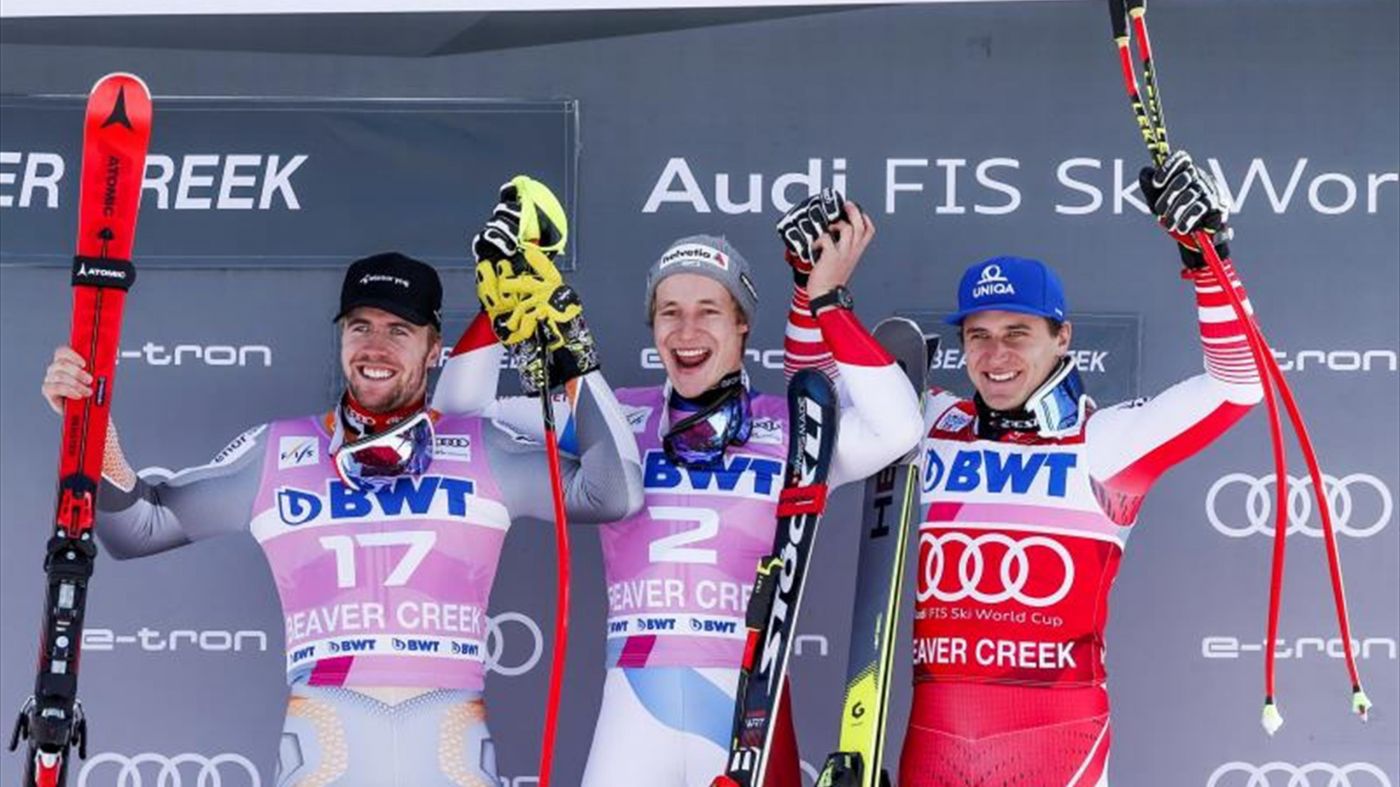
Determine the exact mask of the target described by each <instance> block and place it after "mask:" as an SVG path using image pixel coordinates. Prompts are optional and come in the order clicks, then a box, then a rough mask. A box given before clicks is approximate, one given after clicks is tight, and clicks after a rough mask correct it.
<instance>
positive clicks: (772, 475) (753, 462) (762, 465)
mask: <svg viewBox="0 0 1400 787" xmlns="http://www.w3.org/2000/svg"><path fill="white" fill-rule="evenodd" d="M644 465H645V466H644V467H643V469H642V484H643V485H644V486H645V487H646V488H647V489H650V490H659V491H678V492H693V493H696V494H714V495H722V494H733V495H736V496H739V497H756V498H760V499H768V498H771V497H773V496H775V495H776V494H777V493H778V486H779V484H780V483H781V480H782V476H783V463H782V462H779V461H778V460H776V459H769V458H768V457H763V456H747V455H744V454H726V455H725V456H724V458H723V459H722V460H721V464H720V465H718V466H716V467H715V468H714V469H708V468H695V467H676V466H675V465H673V464H671V462H670V461H668V460H667V459H666V454H665V453H664V452H662V451H648V452H647V456H646V461H645V462H644Z"/></svg>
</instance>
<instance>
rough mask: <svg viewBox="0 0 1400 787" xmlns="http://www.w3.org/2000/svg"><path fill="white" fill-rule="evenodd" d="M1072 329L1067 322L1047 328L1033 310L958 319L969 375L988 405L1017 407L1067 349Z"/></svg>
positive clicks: (1046, 322) (1042, 318)
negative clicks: (961, 322)
mask: <svg viewBox="0 0 1400 787" xmlns="http://www.w3.org/2000/svg"><path fill="white" fill-rule="evenodd" d="M1070 333H1071V330H1070V324H1069V323H1068V322H1066V323H1064V324H1062V325H1061V326H1060V330H1059V333H1058V334H1056V333H1051V330H1050V321H1049V320H1047V319H1046V318H1044V317H1037V316H1035V315H1031V314H1021V313H1019V312H1007V311H996V310H991V311H982V312H974V313H972V314H969V315H968V316H967V319H965V320H963V324H962V341H963V356H964V357H965V358H966V359H967V375H968V377H970V378H972V385H973V387H974V388H976V389H977V393H979V394H981V395H982V401H984V402H986V403H987V406H988V407H991V408H992V409H994V410H1016V409H1019V408H1020V407H1021V406H1022V405H1024V404H1025V403H1026V399H1028V398H1030V395H1031V393H1033V392H1034V391H1035V389H1036V388H1038V387H1039V386H1040V384H1041V383H1043V382H1045V380H1046V378H1047V377H1049V376H1050V372H1051V370H1053V369H1054V368H1055V364H1056V362H1058V361H1059V359H1060V356H1062V355H1064V354H1065V351H1066V350H1068V349H1069V339H1070Z"/></svg>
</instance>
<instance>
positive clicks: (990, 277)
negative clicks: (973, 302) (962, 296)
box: [972, 263, 1016, 298]
mask: <svg viewBox="0 0 1400 787" xmlns="http://www.w3.org/2000/svg"><path fill="white" fill-rule="evenodd" d="M1015 294H1016V288H1015V287H1012V286H1011V282H1010V281H1008V280H1007V278H1006V277H1005V276H1003V275H1002V273H1001V266H1000V265H997V264H995V263H993V264H991V265H988V266H987V267H985V268H983V269H982V275H981V276H980V277H978V279H977V284H976V285H975V286H973V288H972V297H973V298H985V297H987V296H988V295H1015Z"/></svg>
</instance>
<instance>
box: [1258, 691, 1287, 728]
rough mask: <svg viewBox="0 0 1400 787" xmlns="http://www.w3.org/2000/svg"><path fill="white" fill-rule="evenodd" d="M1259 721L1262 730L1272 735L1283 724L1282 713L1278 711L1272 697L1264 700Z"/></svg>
mask: <svg viewBox="0 0 1400 787" xmlns="http://www.w3.org/2000/svg"><path fill="white" fill-rule="evenodd" d="M1259 723H1260V724H1262V725H1264V732H1267V733H1269V735H1271V736H1272V735H1273V734H1274V733H1276V732H1278V730H1279V727H1282V726H1283V714H1282V713H1279V712H1278V706H1277V705H1275V704H1274V701H1273V700H1272V699H1268V700H1264V713H1263V715H1262V716H1261V717H1260V719H1259Z"/></svg>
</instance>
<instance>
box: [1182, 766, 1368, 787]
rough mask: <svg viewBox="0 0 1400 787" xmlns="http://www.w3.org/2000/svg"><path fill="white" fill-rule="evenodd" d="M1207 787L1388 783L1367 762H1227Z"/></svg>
mask: <svg viewBox="0 0 1400 787" xmlns="http://www.w3.org/2000/svg"><path fill="white" fill-rule="evenodd" d="M1206 787H1391V783H1390V778H1389V777H1387V776H1386V775H1385V772H1384V771H1382V770H1381V769H1380V768H1377V767H1376V766H1374V765H1372V764H1371V763H1369V762H1353V763H1349V764H1347V765H1333V764H1332V763H1330V762H1310V763H1307V764H1306V765H1293V764H1292V763H1287V762H1266V763H1264V764H1263V765H1251V764H1250V763H1247V762H1227V763H1225V764H1224V765H1222V766H1220V767H1219V768H1216V769H1215V773H1212V774H1211V775H1210V781H1208V782H1206Z"/></svg>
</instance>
